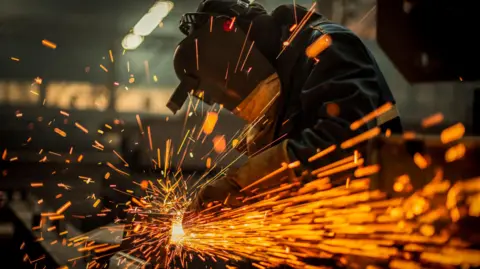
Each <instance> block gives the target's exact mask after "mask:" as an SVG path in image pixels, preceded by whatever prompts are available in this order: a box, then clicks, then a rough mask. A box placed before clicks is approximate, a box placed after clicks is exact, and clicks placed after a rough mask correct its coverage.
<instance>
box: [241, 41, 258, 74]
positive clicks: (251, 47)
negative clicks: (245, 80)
mask: <svg viewBox="0 0 480 269" xmlns="http://www.w3.org/2000/svg"><path fill="white" fill-rule="evenodd" d="M253 45H255V41H252V44H251V45H250V49H248V52H247V55H246V56H245V59H244V60H243V64H242V67H241V68H240V71H242V70H243V68H244V67H245V64H246V63H247V60H248V56H250V53H251V52H252V49H253Z"/></svg>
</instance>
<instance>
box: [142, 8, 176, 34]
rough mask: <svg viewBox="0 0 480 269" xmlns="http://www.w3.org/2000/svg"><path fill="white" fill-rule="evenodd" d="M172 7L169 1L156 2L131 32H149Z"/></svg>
mask: <svg viewBox="0 0 480 269" xmlns="http://www.w3.org/2000/svg"><path fill="white" fill-rule="evenodd" d="M172 8H173V3H172V2H170V1H160V2H157V3H156V4H155V5H154V6H153V7H152V8H151V9H150V11H149V12H148V13H147V14H145V15H144V16H143V17H142V18H141V19H140V21H138V23H137V24H136V25H135V26H134V27H133V33H134V34H136V35H140V36H148V35H149V34H151V33H152V32H153V31H154V30H155V29H156V28H157V27H158V25H159V24H160V22H162V20H163V19H164V18H165V17H166V16H167V15H168V13H169V12H170V10H172Z"/></svg>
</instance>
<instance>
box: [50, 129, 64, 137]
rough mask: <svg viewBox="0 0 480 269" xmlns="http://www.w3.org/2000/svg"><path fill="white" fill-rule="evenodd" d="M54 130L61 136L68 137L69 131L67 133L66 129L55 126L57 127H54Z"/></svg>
mask: <svg viewBox="0 0 480 269" xmlns="http://www.w3.org/2000/svg"><path fill="white" fill-rule="evenodd" d="M53 131H54V132H55V133H57V134H58V135H60V136H61V137H67V133H65V132H64V131H62V130H61V129H59V128H55V129H53Z"/></svg>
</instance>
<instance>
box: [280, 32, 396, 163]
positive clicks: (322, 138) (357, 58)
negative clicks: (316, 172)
mask: <svg viewBox="0 0 480 269" xmlns="http://www.w3.org/2000/svg"><path fill="white" fill-rule="evenodd" d="M320 35H321V33H319V32H317V33H316V34H315V36H314V38H313V40H312V41H314V40H316V38H318V37H319V36H320ZM330 36H331V39H332V44H331V45H330V47H328V48H327V49H326V50H324V51H323V52H321V53H320V55H318V59H319V62H318V63H316V64H315V65H314V67H313V68H312V69H311V70H312V71H311V73H310V75H309V76H308V78H307V80H306V82H305V83H304V85H303V87H302V88H301V90H300V91H301V92H300V101H301V118H302V121H303V123H304V126H308V127H307V128H305V129H303V130H301V131H299V132H295V134H294V135H292V136H289V138H288V146H287V150H288V153H289V156H290V158H291V159H292V160H299V161H300V162H301V163H302V166H304V167H306V168H312V169H314V168H318V167H319V166H321V165H325V164H328V163H330V162H332V161H336V160H338V159H339V158H341V157H342V156H344V155H345V154H347V153H348V152H347V151H342V150H341V149H340V147H339V146H338V147H337V150H336V151H334V152H332V153H330V154H328V155H327V156H325V157H323V158H321V159H319V160H318V161H317V162H314V163H312V164H311V163H309V162H308V158H309V157H311V156H313V155H314V154H315V153H316V152H317V150H322V149H326V148H328V147H329V146H331V145H340V143H342V142H343V141H345V140H347V139H349V138H352V137H354V136H356V135H358V134H360V133H362V132H364V131H366V130H367V129H370V128H372V127H375V126H376V122H375V120H374V121H371V122H369V123H367V124H365V125H363V126H362V127H361V128H359V129H357V130H355V131H352V130H351V129H350V125H351V123H353V122H354V121H356V120H359V119H361V118H362V117H364V116H365V115H366V114H368V113H370V112H372V111H374V110H375V109H376V108H377V107H378V106H379V105H382V104H379V102H380V101H379V100H380V99H382V98H381V94H382V91H388V89H383V87H386V86H384V85H382V84H381V83H382V81H383V77H382V74H381V72H380V70H379V69H378V67H377V65H376V63H375V61H374V59H373V58H372V57H371V56H370V54H369V53H368V51H367V49H366V47H365V46H364V44H363V43H362V42H361V41H360V39H359V38H358V37H356V36H355V35H354V34H353V33H351V32H347V31H346V30H344V31H343V32H339V33H334V34H330ZM312 166H313V167H312Z"/></svg>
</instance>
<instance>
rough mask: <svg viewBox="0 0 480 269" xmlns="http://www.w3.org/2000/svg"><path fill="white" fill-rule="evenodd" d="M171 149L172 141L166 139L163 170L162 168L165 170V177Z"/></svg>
mask: <svg viewBox="0 0 480 269" xmlns="http://www.w3.org/2000/svg"><path fill="white" fill-rule="evenodd" d="M171 147H172V140H171V139H167V141H166V146H165V168H164V169H165V170H164V173H165V175H166V174H167V170H168V164H169V157H170V150H171Z"/></svg>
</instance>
